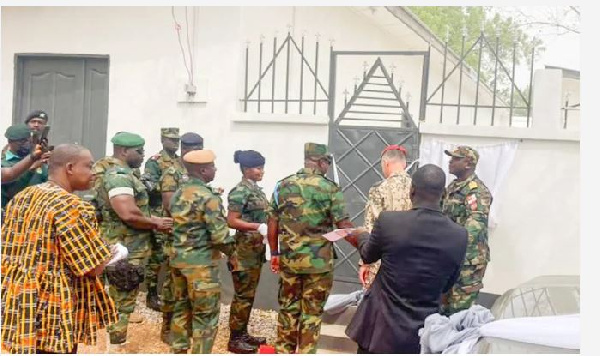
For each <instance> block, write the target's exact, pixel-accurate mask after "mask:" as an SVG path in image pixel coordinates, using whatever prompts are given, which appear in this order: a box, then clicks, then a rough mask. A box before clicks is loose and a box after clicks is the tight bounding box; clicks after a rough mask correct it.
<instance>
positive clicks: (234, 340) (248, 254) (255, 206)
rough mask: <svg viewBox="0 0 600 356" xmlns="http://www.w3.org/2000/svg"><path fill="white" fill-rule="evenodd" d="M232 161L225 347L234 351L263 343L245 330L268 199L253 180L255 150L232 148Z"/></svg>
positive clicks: (261, 256)
mask: <svg viewBox="0 0 600 356" xmlns="http://www.w3.org/2000/svg"><path fill="white" fill-rule="evenodd" d="M233 161H234V162H235V163H239V164H240V169H241V171H242V181H241V182H239V183H238V184H237V185H236V186H235V187H234V188H233V189H232V190H231V191H230V192H229V196H228V210H229V211H228V213H227V224H228V225H229V227H230V228H232V229H236V230H237V231H236V237H235V241H236V243H235V244H236V248H235V252H234V254H233V255H232V256H231V258H230V260H229V263H228V267H229V270H230V271H231V276H232V279H233V287H234V290H235V295H234V297H233V300H232V302H231V312H230V316H229V328H230V331H231V334H230V338H229V344H228V347H227V349H228V350H229V351H231V352H234V353H255V352H256V350H257V348H258V346H260V345H261V344H264V343H266V339H265V338H264V337H253V336H250V335H249V334H248V320H249V319H250V312H251V310H252V304H253V303H254V296H255V294H256V289H257V287H258V282H259V280H260V270H261V267H262V264H263V263H264V262H265V261H266V259H265V245H264V244H263V240H264V236H266V234H267V225H266V222H267V206H268V200H267V197H266V195H265V193H263V191H262V188H261V187H259V186H258V185H257V184H256V183H257V182H260V181H261V180H262V177H263V174H264V166H265V158H264V157H263V156H262V155H261V154H260V153H258V152H256V151H252V150H249V151H235V154H234V155H233Z"/></svg>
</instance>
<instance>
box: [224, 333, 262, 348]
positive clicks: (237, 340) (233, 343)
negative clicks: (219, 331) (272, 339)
mask: <svg viewBox="0 0 600 356" xmlns="http://www.w3.org/2000/svg"><path fill="white" fill-rule="evenodd" d="M227 350H229V351H231V352H233V353H234V354H253V353H256V351H257V350H258V348H257V347H256V346H254V345H250V344H249V343H247V342H246V341H245V340H244V334H243V332H241V331H233V330H232V331H231V335H230V336H229V343H228V344H227Z"/></svg>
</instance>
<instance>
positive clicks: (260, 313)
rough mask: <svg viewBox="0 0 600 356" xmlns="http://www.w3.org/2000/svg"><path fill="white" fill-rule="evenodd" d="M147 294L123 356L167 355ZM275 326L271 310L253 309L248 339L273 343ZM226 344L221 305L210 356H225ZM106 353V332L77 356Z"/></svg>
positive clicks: (226, 307)
mask: <svg viewBox="0 0 600 356" xmlns="http://www.w3.org/2000/svg"><path fill="white" fill-rule="evenodd" d="M145 301H146V294H145V293H140V294H139V295H138V300H137V305H136V311H137V312H139V313H141V314H142V315H143V316H144V317H145V320H144V322H142V323H140V324H131V323H130V324H129V327H128V335H127V339H128V340H127V343H126V344H125V350H124V351H125V353H132V354H164V353H170V348H169V346H168V345H166V344H165V343H163V342H162V341H161V340H160V328H161V324H162V314H161V313H158V312H155V311H154V310H152V309H149V308H147V307H146V302H145ZM276 325H277V312H275V311H273V310H257V309H253V310H252V314H251V315H250V324H249V326H248V331H249V333H250V334H251V335H255V336H264V337H266V338H267V343H268V344H270V345H272V344H273V343H274V342H275V336H276ZM228 341H229V305H224V304H221V313H220V314H219V331H218V333H217V340H216V341H215V344H214V346H213V353H220V354H228V353H230V352H229V351H227V342H228ZM107 350H108V334H107V333H106V330H100V331H99V332H98V342H97V344H96V345H95V346H85V345H79V350H78V353H80V354H99V353H100V354H101V353H106V352H107Z"/></svg>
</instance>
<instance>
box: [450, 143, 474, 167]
mask: <svg viewBox="0 0 600 356" xmlns="http://www.w3.org/2000/svg"><path fill="white" fill-rule="evenodd" d="M444 153H445V154H447V155H448V156H450V157H459V158H463V157H469V158H471V162H472V163H473V164H474V165H476V164H477V162H478V161H479V153H478V152H477V151H476V150H474V149H473V148H471V147H469V146H458V147H456V148H455V149H454V150H452V152H450V151H448V150H444Z"/></svg>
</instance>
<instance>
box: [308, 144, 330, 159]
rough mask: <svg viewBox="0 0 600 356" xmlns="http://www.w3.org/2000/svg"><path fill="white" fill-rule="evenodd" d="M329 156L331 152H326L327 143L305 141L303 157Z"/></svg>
mask: <svg viewBox="0 0 600 356" xmlns="http://www.w3.org/2000/svg"><path fill="white" fill-rule="evenodd" d="M311 157H312V158H329V159H331V153H329V152H327V145H324V144H321V143H313V142H307V143H305V144H304V158H311Z"/></svg>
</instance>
